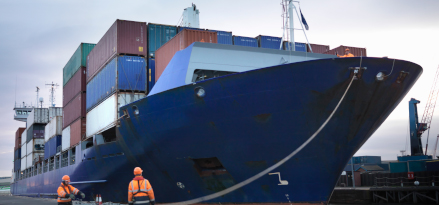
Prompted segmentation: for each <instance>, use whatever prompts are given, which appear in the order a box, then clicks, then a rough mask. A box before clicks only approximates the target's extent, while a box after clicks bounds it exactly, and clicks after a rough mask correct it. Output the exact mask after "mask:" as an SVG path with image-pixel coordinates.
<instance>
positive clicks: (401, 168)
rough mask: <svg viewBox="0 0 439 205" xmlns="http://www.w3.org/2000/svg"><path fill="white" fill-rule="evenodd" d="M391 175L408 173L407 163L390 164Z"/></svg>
mask: <svg viewBox="0 0 439 205" xmlns="http://www.w3.org/2000/svg"><path fill="white" fill-rule="evenodd" d="M389 169H390V173H402V172H408V167H407V162H391V163H389Z"/></svg>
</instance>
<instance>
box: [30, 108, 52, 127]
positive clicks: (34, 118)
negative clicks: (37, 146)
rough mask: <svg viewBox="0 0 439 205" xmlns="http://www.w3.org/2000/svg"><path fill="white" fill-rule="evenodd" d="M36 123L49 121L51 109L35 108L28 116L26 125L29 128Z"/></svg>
mask: <svg viewBox="0 0 439 205" xmlns="http://www.w3.org/2000/svg"><path fill="white" fill-rule="evenodd" d="M34 123H46V124H47V123H49V109H47V108H34V109H32V112H31V113H29V115H28V116H27V121H26V125H27V128H28V129H29V127H30V126H32V125H33V124H34Z"/></svg>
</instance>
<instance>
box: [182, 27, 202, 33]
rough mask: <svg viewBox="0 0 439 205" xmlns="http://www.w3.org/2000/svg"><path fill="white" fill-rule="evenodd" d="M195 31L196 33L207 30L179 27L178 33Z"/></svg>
mask: <svg viewBox="0 0 439 205" xmlns="http://www.w3.org/2000/svg"><path fill="white" fill-rule="evenodd" d="M185 29H186V30H194V31H205V30H206V29H204V28H192V27H181V26H179V27H178V33H180V32H181V31H183V30H185Z"/></svg>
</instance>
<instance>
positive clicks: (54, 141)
mask: <svg viewBox="0 0 439 205" xmlns="http://www.w3.org/2000/svg"><path fill="white" fill-rule="evenodd" d="M61 140H62V138H61V135H57V136H55V137H52V138H51V139H50V140H49V141H47V142H46V143H45V144H44V159H45V160H46V159H49V158H50V157H52V156H53V155H55V154H56V153H58V152H60V151H61V144H62V142H61Z"/></svg>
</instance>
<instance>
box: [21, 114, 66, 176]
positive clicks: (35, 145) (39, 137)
mask: <svg viewBox="0 0 439 205" xmlns="http://www.w3.org/2000/svg"><path fill="white" fill-rule="evenodd" d="M56 113H57V109H54V110H53V111H52V116H55V115H56ZM58 113H59V111H58ZM47 123H49V109H48V108H34V109H33V110H32V112H31V113H30V114H29V116H28V117H27V129H26V140H24V138H23V135H22V140H21V141H22V145H23V146H22V147H21V157H22V159H21V169H22V170H24V169H27V168H29V167H32V166H33V165H34V164H35V163H37V162H39V161H41V160H42V156H43V155H44V131H45V126H46V124H47ZM23 134H24V132H23ZM23 142H25V143H23ZM23 165H24V166H23Z"/></svg>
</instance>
